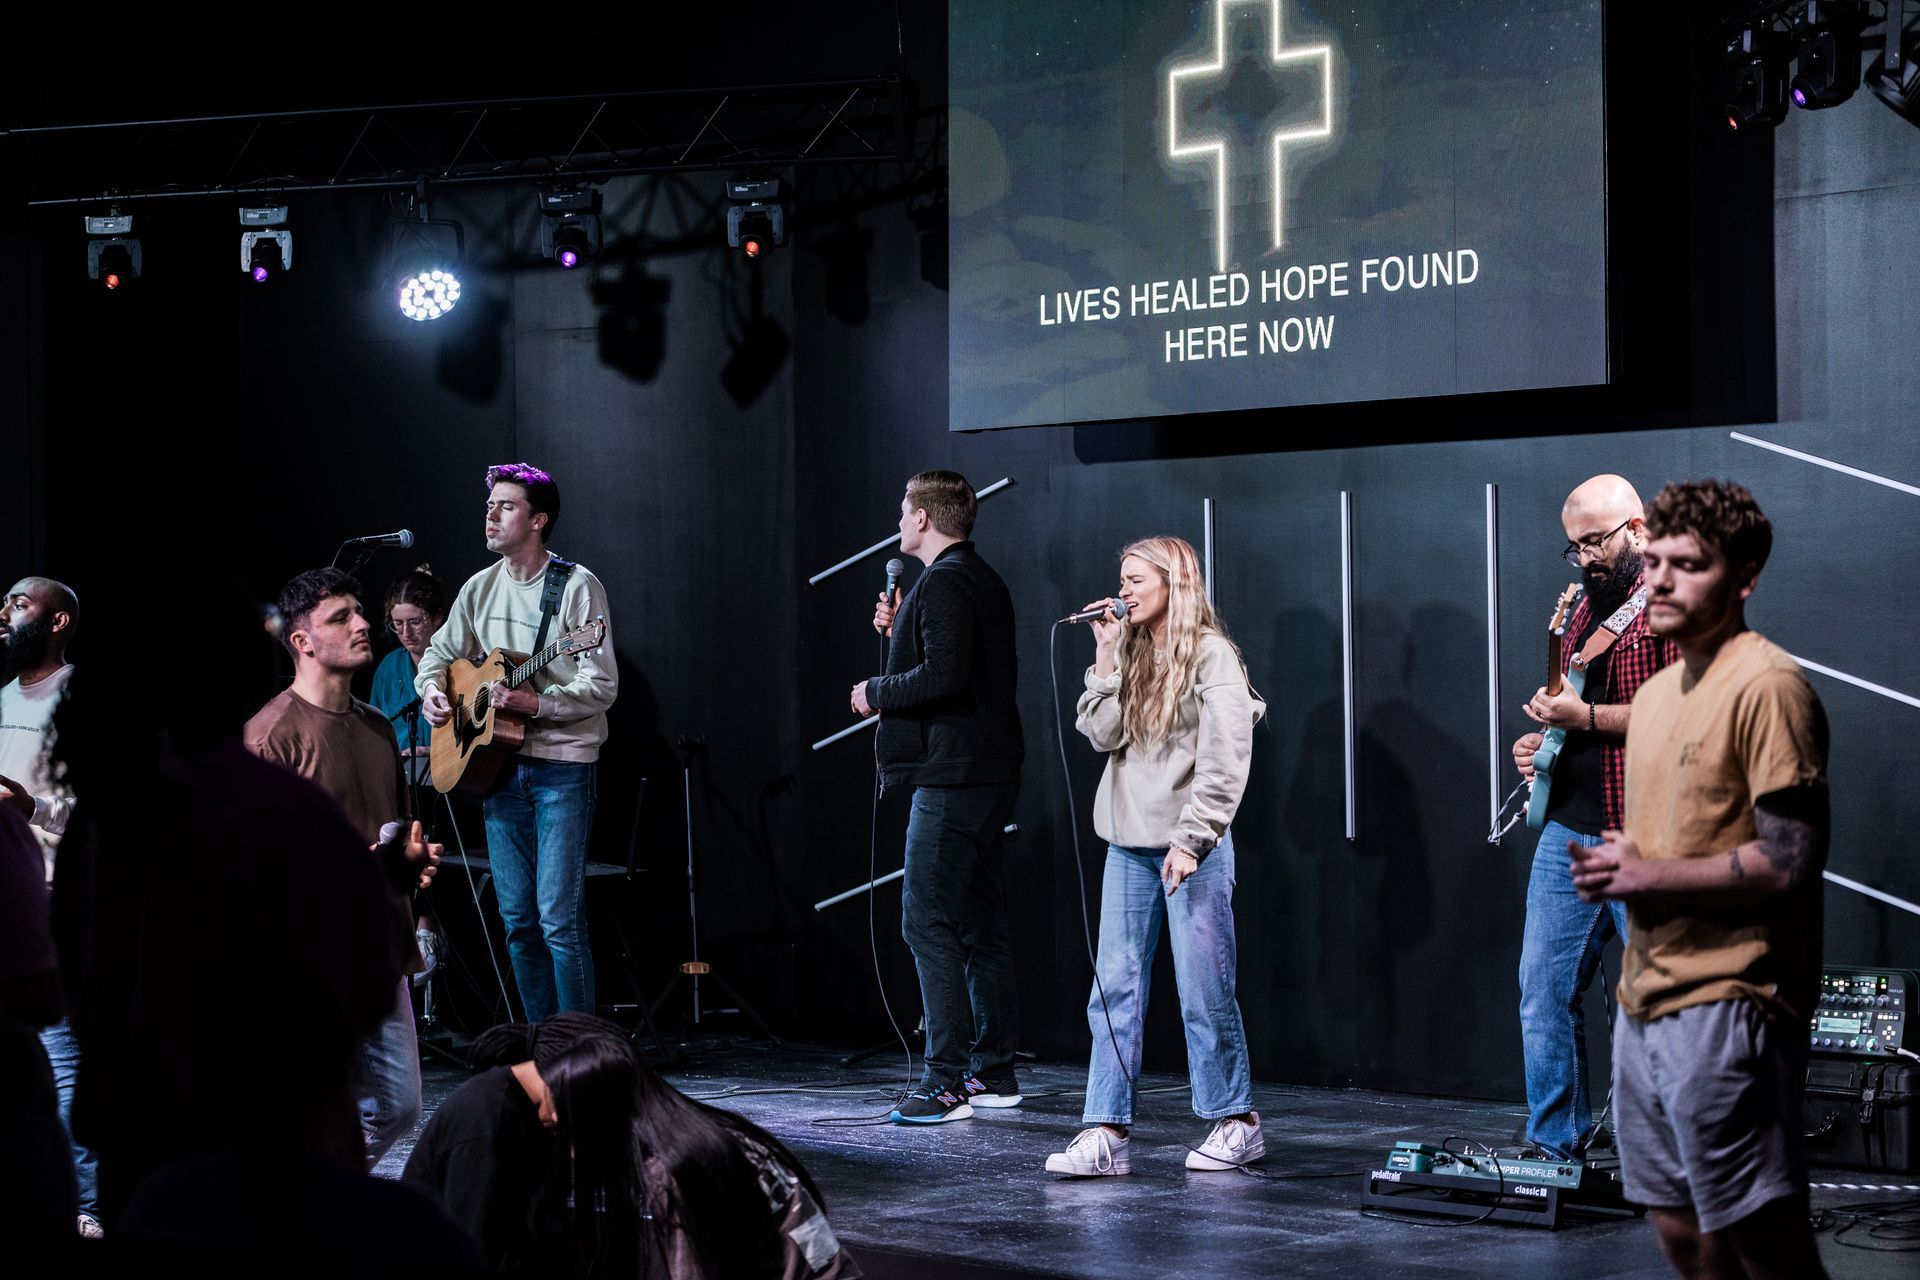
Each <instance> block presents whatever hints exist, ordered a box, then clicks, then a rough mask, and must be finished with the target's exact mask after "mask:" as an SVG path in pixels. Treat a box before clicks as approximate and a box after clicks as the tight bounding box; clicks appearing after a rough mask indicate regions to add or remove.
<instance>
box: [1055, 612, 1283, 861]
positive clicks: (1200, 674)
mask: <svg viewBox="0 0 1920 1280" xmlns="http://www.w3.org/2000/svg"><path fill="white" fill-rule="evenodd" d="M1157 660H1158V658H1157V657H1156V661H1157ZM1086 683H1087V691H1086V692H1085V693H1083V694H1081V695H1080V705H1079V708H1078V719H1077V720H1075V722H1074V727H1076V728H1077V729H1079V730H1080V732H1081V733H1084V734H1085V735H1087V740H1088V741H1090V742H1091V743H1093V746H1094V749H1095V750H1096V751H1104V752H1106V753H1107V768H1106V772H1105V773H1103V774H1101V775H1100V792H1099V794H1098V795H1096V796H1095V797H1094V801H1093V829H1094V830H1095V831H1096V832H1098V833H1099V835H1100V838H1101V839H1103V840H1105V841H1107V842H1108V843H1109V844H1117V845H1120V846H1122V847H1123V848H1130V849H1164V848H1166V847H1168V846H1169V845H1174V844H1177V845H1180V846H1182V847H1183V848H1186V849H1190V850H1192V851H1193V853H1194V854H1195V855H1196V856H1199V857H1205V856H1206V855H1207V854H1208V853H1209V852H1210V851H1211V850H1212V849H1213V847H1214V846H1215V845H1216V844H1219V843H1220V837H1221V836H1223V835H1225V834H1226V831H1227V827H1228V825H1229V824H1230V823H1232V821H1233V815H1234V813H1235V811H1236V810H1238V809H1239V807H1240V797H1241V796H1242V795H1243V794H1244V793H1245V791H1246V789H1247V772H1248V770H1249V768H1250V767H1251V765H1252V762H1253V726H1254V725H1255V724H1256V723H1257V722H1258V721H1259V719H1260V717H1261V716H1263V715H1265V714H1266V710H1267V704H1266V703H1265V702H1263V701H1261V699H1260V696H1259V695H1258V694H1256V693H1254V691H1253V690H1252V689H1251V688H1250V687H1249V686H1248V684H1247V673H1246V671H1245V669H1244V668H1242V667H1241V665H1240V657H1239V655H1238V654H1236V653H1235V652H1234V650H1233V646H1232V645H1231V644H1229V643H1228V642H1227V641H1226V639H1225V638H1224V637H1221V636H1218V635H1211V634H1210V635H1204V636H1202V637H1201V638H1200V651H1199V653H1198V655H1197V656H1196V658H1195V660H1194V664H1193V684H1192V685H1191V686H1189V688H1188V689H1187V693H1186V696H1185V697H1183V698H1181V700H1180V705H1179V707H1178V708H1177V709H1176V711H1175V713H1174V721H1173V729H1172V732H1170V733H1169V734H1168V735H1167V738H1166V740H1165V741H1163V742H1161V743H1159V744H1158V745H1156V746H1155V747H1154V748H1153V749H1152V750H1148V749H1146V748H1143V747H1137V746H1135V745H1133V744H1132V743H1129V742H1127V741H1126V740H1125V738H1124V737H1123V736H1122V735H1121V731H1120V673H1119V672H1118V671H1116V672H1114V673H1113V674H1112V675H1109V676H1099V675H1095V674H1094V671H1093V668H1092V667H1088V668H1087V681H1086Z"/></svg>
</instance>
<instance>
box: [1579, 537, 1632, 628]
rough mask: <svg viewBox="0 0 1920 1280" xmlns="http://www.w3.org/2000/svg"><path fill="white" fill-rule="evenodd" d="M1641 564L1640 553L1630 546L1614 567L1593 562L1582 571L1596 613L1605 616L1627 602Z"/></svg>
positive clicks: (1581, 575)
mask: <svg viewBox="0 0 1920 1280" xmlns="http://www.w3.org/2000/svg"><path fill="white" fill-rule="evenodd" d="M1640 566H1641V559H1640V553H1639V552H1638V551H1636V550H1634V549H1633V548H1632V547H1628V548H1627V549H1626V551H1624V552H1623V553H1621V556H1620V559H1619V560H1618V561H1616V562H1615V563H1614V565H1613V567H1612V568H1607V567H1606V566H1605V565H1599V564H1593V565H1588V566H1587V567H1586V568H1584V569H1582V570H1581V571H1580V577H1581V579H1582V580H1583V581H1584V582H1585V584H1586V588H1587V598H1588V599H1589V600H1591V601H1593V609H1594V612H1595V613H1598V614H1599V615H1600V616H1602V617H1605V616H1606V615H1607V614H1609V613H1612V612H1613V611H1614V610H1615V609H1618V608H1619V607H1620V606H1621V605H1623V604H1625V603H1626V602H1627V596H1628V595H1630V594H1631V593H1632V591H1633V584H1634V581H1635V579H1637V578H1639V576H1640Z"/></svg>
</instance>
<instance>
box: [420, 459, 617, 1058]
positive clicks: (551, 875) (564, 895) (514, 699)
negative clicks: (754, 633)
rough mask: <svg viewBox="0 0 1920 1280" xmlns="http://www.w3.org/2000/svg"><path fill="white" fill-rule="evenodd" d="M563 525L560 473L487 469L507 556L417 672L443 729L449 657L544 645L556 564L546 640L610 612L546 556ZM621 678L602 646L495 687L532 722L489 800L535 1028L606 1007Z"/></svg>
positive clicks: (498, 548) (590, 583) (481, 576)
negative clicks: (596, 972) (594, 918)
mask: <svg viewBox="0 0 1920 1280" xmlns="http://www.w3.org/2000/svg"><path fill="white" fill-rule="evenodd" d="M559 519H560V488H559V486H558V485H556V484H555V483H554V481H553V477H552V476H550V475H548V474H547V473H546V472H544V471H542V470H540V468H538V467H534V466H529V465H528V464H526V463H505V464H503V465H501V466H497V467H489V468H488V469H487V519H486V535H487V550H489V551H493V552H497V553H498V554H499V556H500V559H499V561H498V562H497V563H495V564H493V565H491V566H489V567H488V568H486V569H482V570H481V571H480V572H479V573H476V574H475V575H473V577H471V578H469V579H467V582H466V585H465V586H463V587H461V588H460V593H459V595H457V596H455V597H454V601H453V607H452V609H451V610H450V611H449V612H448V614H447V620H446V622H445V624H443V625H442V626H441V628H440V630H439V631H437V632H435V633H434V637H433V640H432V642H431V643H430V644H428V646H427V651H426V653H425V655H424V656H422V657H421V659H420V670H419V673H418V674H417V675H416V676H415V678H414V688H415V689H416V690H417V691H418V692H419V694H420V697H421V707H422V709H423V710H424V711H425V713H426V717H427V721H428V723H430V724H431V725H433V727H434V728H435V729H438V728H440V727H441V726H442V725H445V724H446V723H447V722H448V721H449V720H450V719H451V718H452V707H451V705H450V704H449V702H448V700H447V695H446V693H445V691H444V690H443V688H442V685H443V683H444V682H445V679H446V671H447V667H448V665H449V664H450V663H452V662H454V661H455V660H456V659H460V658H477V657H480V656H481V655H483V654H485V653H487V652H489V651H491V650H493V649H506V650H508V651H509V652H513V653H522V654H530V653H532V652H533V651H534V648H535V646H534V640H535V639H536V638H537V636H538V635H539V632H540V620H541V612H540V600H541V597H542V595H543V594H544V592H545V590H546V580H547V576H548V574H549V572H552V573H559V574H564V575H565V587H564V589H563V591H562V592H561V595H560V604H559V612H558V614H557V616H556V617H555V618H554V619H553V622H552V624H551V625H550V626H549V627H548V629H547V641H548V642H551V641H553V640H554V639H556V638H558V637H559V636H561V635H564V634H565V633H566V632H568V631H570V630H573V629H574V628H576V627H580V626H583V625H585V624H586V623H588V622H591V621H592V620H593V619H595V618H604V617H606V616H607V593H606V591H605V590H604V589H603V588H602V587H601V585H600V580H599V579H598V578H596V577H594V576H593V574H592V573H590V572H588V571H587V569H586V568H585V567H584V566H582V565H570V564H568V563H567V562H566V561H564V560H560V559H559V558H558V557H556V556H555V555H554V554H553V553H552V552H550V551H548V550H547V540H548V539H549V538H551V537H552V536H553V529H554V526H555V524H557V523H558V522H559ZM619 683H620V678H619V673H618V670H617V668H616V667H615V665H614V659H613V653H612V650H611V648H610V647H603V648H601V649H596V650H587V651H584V652H581V653H577V654H571V655H567V656H563V657H559V658H555V659H554V660H553V661H552V662H551V663H549V664H548V665H547V666H546V667H545V668H543V669H542V670H541V671H539V672H538V673H537V674H536V675H535V676H534V678H533V679H532V680H531V681H530V682H528V683H527V684H524V685H522V686H521V687H520V688H517V689H512V690H508V689H507V688H505V686H503V685H495V686H494V693H493V701H494V705H496V706H498V707H500V708H502V709H504V710H507V711H512V712H515V713H516V714H519V715H522V716H526V717H527V718H528V720H527V740H526V743H525V745H523V746H522V747H521V749H520V751H519V753H518V754H516V755H515V756H514V758H513V760H512V763H511V766H510V767H509V768H508V769H507V770H506V771H505V772H504V774H503V775H502V778H501V781H500V783H499V785H498V786H497V787H496V788H495V789H494V791H493V792H492V794H490V795H489V796H487V798H486V800H485V802H484V804H483V806H482V808H483V811H484V812H485V814H486V820H487V857H488V860H489V863H490V865H491V866H492V869H493V883H494V892H495V893H496V894H497V895H498V897H499V900H500V917H501V920H502V922H503V923H504V925H505V926H506V931H507V951H508V954H509V955H510V956H511V957H512V960H513V976H514V981H515V982H516V983H517V984H518V985H519V987H520V1000H521V1003H522V1004H523V1005H524V1006H525V1009H526V1019H527V1021H528V1022H541V1021H544V1020H545V1019H547V1018H549V1017H551V1016H553V1014H555V1013H557V1012H559V1011H561V1010H563V1009H567V1010H580V1011H583V1012H587V1013H591V1012H593V1009H594V999H593V954H592V952H591V951H590V950H589V948H588V945H587V900H586V862H587V838H588V836H589V835H590V834H591V833H592V830H593V806H594V784H595V776H594V775H595V767H594V766H595V763H596V762H597V761H598V760H599V758H600V744H601V743H603V742H605V741H606V738H607V708H608V707H611V706H612V705H613V699H614V696H615V695H616V694H617V693H618V692H619Z"/></svg>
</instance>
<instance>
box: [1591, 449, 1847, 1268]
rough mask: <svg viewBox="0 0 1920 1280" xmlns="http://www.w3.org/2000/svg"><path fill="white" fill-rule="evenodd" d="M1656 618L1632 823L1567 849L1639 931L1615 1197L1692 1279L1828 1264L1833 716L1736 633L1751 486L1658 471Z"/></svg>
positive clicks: (1755, 533)
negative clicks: (1826, 970)
mask: <svg viewBox="0 0 1920 1280" xmlns="http://www.w3.org/2000/svg"><path fill="white" fill-rule="evenodd" d="M1647 531H1648V533H1649V534H1650V535H1651V538H1652V540H1651V541H1650V542H1649V543H1648V545H1647V548H1646V552H1645V557H1646V585H1647V591H1648V603H1647V619H1648V625H1649V626H1650V627H1651V629H1652V630H1653V632H1654V634H1655V635H1659V636H1664V637H1667V638H1669V639H1671V640H1673V641H1674V642H1675V644H1676V645H1677V646H1678V647H1679V650H1680V661H1679V662H1677V663H1675V664H1674V665H1672V666H1670V667H1667V668H1666V669H1665V670H1663V671H1661V672H1660V673H1659V674H1657V675H1655V676H1653V677H1652V678H1651V679H1649V680H1648V681H1647V682H1646V683H1645V684H1644V685H1642V686H1641V688H1640V692H1639V694H1638V696H1636V697H1635V698H1634V700H1633V710H1632V715H1633V733H1632V734H1631V735H1630V736H1629V737H1628V739H1627V761H1626V766H1627V777H1626V791H1627V798H1626V819H1625V822H1626V830H1625V831H1608V832H1607V833H1606V842H1605V843H1604V844H1602V845H1600V846H1598V847H1596V848H1594V849H1592V850H1583V849H1581V848H1580V847H1579V846H1577V845H1576V846H1573V847H1572V848H1571V850H1570V852H1571V854H1572V856H1573V878H1574V884H1575V886H1576V887H1577V888H1578V889H1579V891H1580V894H1581V896H1582V897H1583V898H1585V899H1587V900H1588V901H1590V902H1603V901H1611V900H1616V899H1618V900H1623V901H1625V902H1626V904H1627V911H1628V917H1629V923H1630V926H1631V927H1630V931H1629V936H1628V942H1627V954H1626V960H1625V962H1624V964H1623V965H1622V968H1621V976H1620V1013H1619V1016H1618V1018H1617V1019H1616V1021H1615V1028H1614V1063H1613V1081H1614V1105H1615V1108H1616V1111H1617V1115H1618V1125H1619V1135H1620V1160H1621V1174H1622V1176H1623V1178H1624V1180H1625V1183H1626V1192H1627V1197H1628V1199H1630V1200H1633V1201H1635V1202H1637V1203H1640V1204H1644V1205H1646V1206H1648V1208H1649V1209H1650V1210H1651V1211H1652V1214H1653V1219H1654V1225H1655V1228H1656V1229H1657V1230H1658V1232H1659V1235H1660V1246H1661V1248H1662V1249H1663V1250H1664V1251H1665V1253H1666V1256H1667V1260H1668V1261H1669V1262H1670V1263H1671V1264H1672V1265H1673V1268H1674V1270H1675V1271H1676V1272H1678V1273H1679V1274H1681V1275H1683V1276H1726V1275H1747V1276H1792V1277H1807V1276H1821V1275H1824V1274H1825V1272H1824V1271H1823V1270H1822V1269H1821V1266H1820V1258H1819V1254H1818V1251H1817V1250H1816V1248H1815V1246H1814V1239H1813V1232H1812V1230H1811V1229H1810V1228H1809V1226H1808V1219H1807V1171H1806V1157H1805V1152H1804V1149H1803V1146H1802V1140H1801V1136H1802V1135H1801V1128H1800V1125H1801V1118H1800V1104H1801V1094H1802V1091H1803V1088H1804V1084H1805V1072H1806V1042H1805V1040H1804V1039H1803V1038H1802V1037H1803V1036H1804V1034H1805V1033H1804V1030H1803V1028H1804V1026H1805V1024H1806V1018H1807V1017H1808V1015H1809V1014H1810V1012H1811V1011H1812V1007H1813V1000H1814V992H1815V988H1816V986H1817V984H1818V979H1819V965H1820V932H1821V878H1820V872H1821V869H1822V868H1823V867H1824V865H1825V863H1826V856H1827V833H1828V818H1827V785H1826V784H1827V780H1826V756H1827V725H1826V717H1825V714H1824V712H1823V711H1822V710H1821V707H1820V700H1819V699H1818V698H1817V697H1816V696H1815V695H1814V692H1813V690H1812V688H1811V687H1809V685H1808V684H1807V680H1806V677H1805V675H1803V674H1802V673H1801V671H1800V666H1799V664H1798V663H1797V662H1795V661H1794V660H1793V658H1792V657H1791V656H1790V655H1789V654H1787V653H1786V652H1785V651H1784V650H1782V649H1780V648H1779V647H1778V646H1776V645H1774V644H1773V643H1772V642H1770V641H1769V640H1767V639H1766V638H1765V637H1764V636H1761V635H1759V634H1757V633H1755V632H1752V631H1749V630H1747V627H1746V614H1745V606H1746V599H1747V597H1748V596H1749V595H1751V594H1752V593H1753V588H1754V584H1755V582H1756V581H1757V580H1758V578H1759V575H1760V570H1761V568H1762V567H1763V566H1764V565H1765V564H1766V561H1767V553H1768V552H1769V550H1770V549H1771V547H1772V543H1773V531H1772V526H1771V525H1770V524H1769V523H1768V521H1767V518H1766V516H1765V514H1764V513H1762V512H1761V510H1760V508H1759V506H1758V505H1757V504H1756V503H1755V502H1754V500H1753V495H1752V494H1750V493H1748V492H1747V491H1746V490H1745V489H1743V488H1741V487H1740V486H1738V485H1734V484H1722V483H1720V482H1718V481H1712V480H1708V481H1702V482H1698V483H1690V484H1670V485H1668V486H1667V487H1666V488H1665V489H1663V490H1661V491H1660V494H1659V496H1658V497H1656V498H1655V499H1654V501H1653V505H1652V507H1651V508H1649V510H1648V512H1647Z"/></svg>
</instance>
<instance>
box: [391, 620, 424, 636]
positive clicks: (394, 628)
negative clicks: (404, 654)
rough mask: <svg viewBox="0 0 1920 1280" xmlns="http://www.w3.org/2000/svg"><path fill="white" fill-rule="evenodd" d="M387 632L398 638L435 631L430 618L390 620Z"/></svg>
mask: <svg viewBox="0 0 1920 1280" xmlns="http://www.w3.org/2000/svg"><path fill="white" fill-rule="evenodd" d="M387 630H389V631H391V632H393V634H394V635H397V636H398V635H406V634H408V633H410V632H415V631H418V632H429V631H432V630H433V622H432V620H431V619H429V618H388V619H387Z"/></svg>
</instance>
